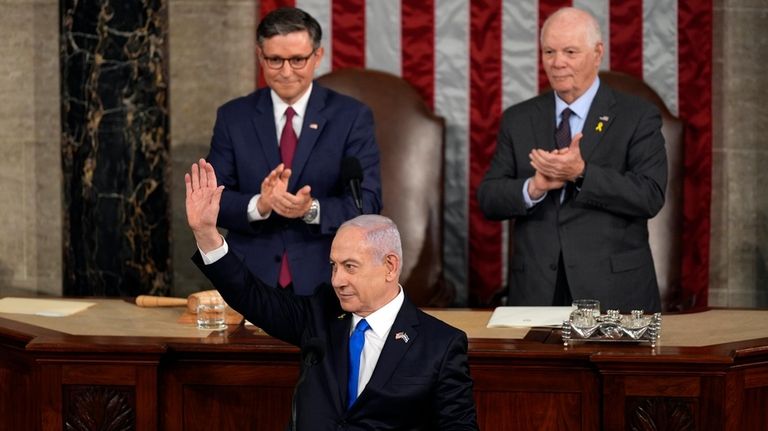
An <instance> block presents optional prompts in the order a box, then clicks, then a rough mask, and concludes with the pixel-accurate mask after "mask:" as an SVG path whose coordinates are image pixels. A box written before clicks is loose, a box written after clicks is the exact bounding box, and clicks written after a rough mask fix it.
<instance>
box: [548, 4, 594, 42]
mask: <svg viewBox="0 0 768 431" xmlns="http://www.w3.org/2000/svg"><path fill="white" fill-rule="evenodd" d="M579 15H581V17H582V18H586V26H585V28H584V30H586V36H587V45H589V46H590V47H593V46H596V45H597V44H598V43H601V42H602V41H603V36H602V32H601V31H600V23H599V22H597V18H595V16H594V15H592V14H591V13H589V12H587V11H585V10H583V9H578V8H575V7H564V8H560V9H558V10H557V11H555V13H553V14H552V15H550V16H549V17H547V19H546V20H545V21H544V24H543V25H542V26H541V34H540V35H539V41H540V42H542V43H543V41H544V32H545V31H546V29H547V27H548V26H549V24H550V23H551V22H552V21H553V20H554V19H556V18H559V17H561V16H567V17H568V18H576V17H578V16H579Z"/></svg>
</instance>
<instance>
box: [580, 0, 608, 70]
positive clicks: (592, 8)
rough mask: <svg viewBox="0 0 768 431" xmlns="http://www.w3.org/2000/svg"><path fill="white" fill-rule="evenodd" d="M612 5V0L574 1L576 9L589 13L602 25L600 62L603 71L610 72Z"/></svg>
mask: <svg viewBox="0 0 768 431" xmlns="http://www.w3.org/2000/svg"><path fill="white" fill-rule="evenodd" d="M610 3H611V1H610V0H573V6H574V7H577V8H579V9H584V10H586V11H588V12H589V13H591V14H592V15H594V16H595V19H597V22H598V23H599V24H600V35H601V36H602V38H603V59H602V61H601V62H600V69H601V70H609V69H610V68H611V43H610V35H611V29H610V21H611V11H610V9H611V5H610Z"/></svg>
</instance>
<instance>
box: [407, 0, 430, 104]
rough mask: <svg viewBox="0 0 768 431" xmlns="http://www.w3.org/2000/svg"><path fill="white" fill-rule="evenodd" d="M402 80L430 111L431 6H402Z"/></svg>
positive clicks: (427, 1) (423, 3) (426, 0)
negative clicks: (408, 84)
mask: <svg viewBox="0 0 768 431" xmlns="http://www.w3.org/2000/svg"><path fill="white" fill-rule="evenodd" d="M401 13H402V17H401V22H402V36H401V40H402V46H401V47H399V49H400V50H401V51H402V76H403V78H405V80H406V81H408V82H410V83H411V84H412V85H413V86H414V87H416V90H417V91H418V92H419V93H420V94H421V97H422V98H423V99H424V101H425V102H426V103H427V106H429V107H430V108H434V94H435V2H434V0H422V1H418V2H409V1H404V2H403V3H402V11H401Z"/></svg>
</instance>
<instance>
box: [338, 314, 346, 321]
mask: <svg viewBox="0 0 768 431" xmlns="http://www.w3.org/2000/svg"><path fill="white" fill-rule="evenodd" d="M345 317H347V313H341V314H339V317H337V319H339V320H341V319H343V318H345Z"/></svg>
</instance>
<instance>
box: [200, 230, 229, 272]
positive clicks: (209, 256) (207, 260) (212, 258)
mask: <svg viewBox="0 0 768 431" xmlns="http://www.w3.org/2000/svg"><path fill="white" fill-rule="evenodd" d="M221 240H222V242H223V244H221V247H219V248H215V249H213V250H211V251H209V252H208V253H203V250H200V247H197V249H198V250H200V256H202V258H203V263H204V264H206V265H210V264H212V263H214V262H216V261H217V260H219V259H221V258H222V257H224V255H225V254H227V253H228V252H229V246H228V245H227V240H226V239H224V237H221Z"/></svg>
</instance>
